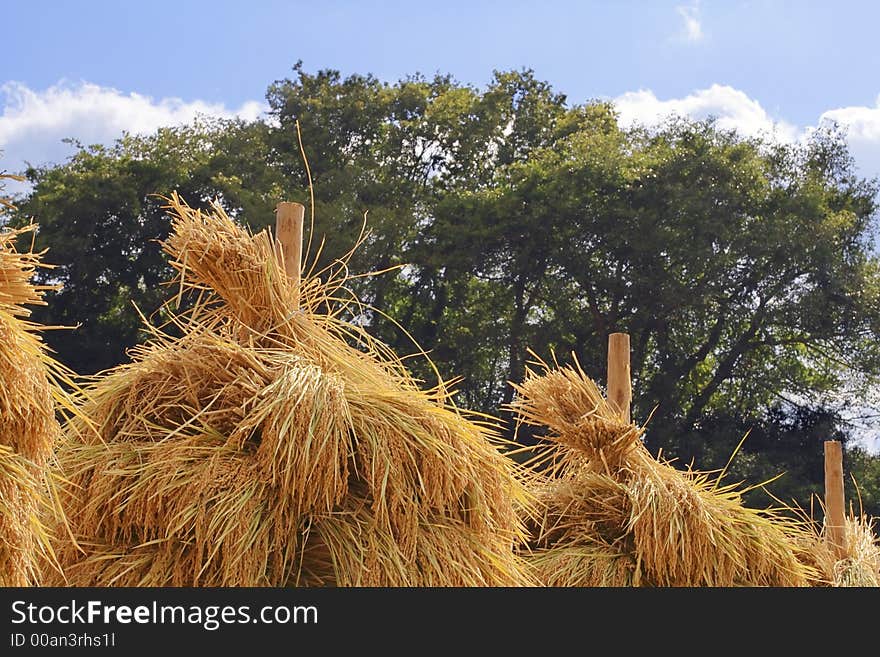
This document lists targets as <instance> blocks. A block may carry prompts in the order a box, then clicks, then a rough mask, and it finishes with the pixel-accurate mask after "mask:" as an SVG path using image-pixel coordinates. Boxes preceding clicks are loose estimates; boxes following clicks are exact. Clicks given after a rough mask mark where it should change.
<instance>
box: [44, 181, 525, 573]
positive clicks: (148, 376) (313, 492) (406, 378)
mask: <svg viewBox="0 0 880 657" xmlns="http://www.w3.org/2000/svg"><path fill="white" fill-rule="evenodd" d="M168 209H169V211H170V214H171V215H172V219H173V224H172V232H171V235H170V237H169V238H168V239H167V241H166V242H165V243H164V249H165V251H166V252H167V254H168V255H169V256H170V259H171V262H172V265H173V267H174V268H175V269H176V271H177V278H176V280H175V284H176V285H177V286H179V287H177V288H175V289H177V290H178V291H179V293H178V297H179V298H181V299H182V298H186V296H187V295H189V296H190V298H192V297H195V300H194V301H193V303H192V305H191V306H190V307H189V308H188V309H187V310H181V309H180V308H181V306H179V305H177V304H176V302H171V303H169V304H168V306H167V307H166V312H167V313H168V314H169V315H170V316H171V320H170V321H169V322H168V324H166V325H163V326H162V327H153V328H149V331H150V337H149V340H148V341H147V342H146V343H145V344H143V345H141V346H139V347H137V348H136V349H134V350H133V352H132V354H131V356H132V361H131V362H130V363H128V364H125V365H122V366H119V367H116V368H114V369H111V370H109V371H107V372H104V373H102V374H101V375H99V376H98V377H96V378H95V379H94V380H93V381H92V382H91V383H90V384H89V385H88V386H87V387H86V389H85V392H84V401H83V405H82V409H81V410H82V413H81V415H82V416H86V417H88V418H89V421H88V422H86V421H84V420H83V419H82V417H80V418H77V419H75V420H74V421H72V422H71V423H69V425H68V426H67V428H66V438H67V439H66V441H65V443H64V445H63V448H62V449H61V451H60V457H59V459H60V462H61V465H62V467H63V469H64V472H65V474H66V476H67V478H68V479H69V480H70V485H69V486H66V487H65V489H64V500H65V504H66V507H67V510H68V515H69V517H70V524H71V528H72V532H73V535H74V537H75V539H76V541H75V542H74V541H68V542H66V543H63V544H61V545H60V547H59V550H58V552H59V558H60V560H61V562H62V565H63V566H64V570H65V573H66V575H67V578H68V579H67V581H68V582H69V583H71V584H75V585H99V586H114V585H125V586H144V585H152V586H156V585H158V586H162V585H172V586H286V585H303V586H305V585H308V586H319V585H338V586H350V585H360V586H447V585H452V586H482V585H518V584H522V583H526V582H527V581H528V580H526V579H525V577H524V575H523V573H524V570H523V568H522V565H521V562H520V560H519V558H518V557H517V556H516V555H515V554H514V552H513V549H512V546H513V544H514V543H515V542H516V541H518V540H521V537H522V531H523V529H522V525H521V522H520V521H519V519H518V514H517V511H516V507H517V505H519V504H524V503H525V500H526V492H525V489H524V487H523V485H522V482H521V481H520V480H519V479H518V478H517V476H516V474H515V471H514V470H513V468H512V466H513V464H512V463H511V462H510V460H509V459H507V458H506V457H505V456H503V455H502V454H501V452H500V451H499V448H498V445H497V444H496V443H495V435H494V433H493V431H492V430H491V429H490V427H488V426H486V425H485V424H482V423H475V422H472V421H470V420H469V419H467V418H466V417H464V416H463V415H462V413H460V412H459V411H458V410H457V409H456V408H455V407H454V406H453V405H452V404H451V402H450V401H449V399H448V393H447V392H446V390H445V387H444V386H442V385H440V386H438V387H437V388H436V389H433V390H430V391H423V390H421V389H420V388H419V386H418V385H417V382H416V381H415V380H414V379H413V378H412V377H411V376H410V375H409V374H408V372H407V370H406V369H405V367H404V365H403V363H402V362H401V360H400V359H399V358H398V357H397V356H395V355H394V354H393V353H392V352H391V351H390V350H389V349H388V348H387V347H385V346H384V345H383V344H381V343H379V342H377V341H376V340H374V339H372V338H371V337H370V336H369V334H368V333H367V332H366V331H365V330H364V329H363V328H361V327H360V326H358V325H356V324H355V323H351V322H349V321H346V320H345V319H344V317H345V316H346V313H348V314H349V316H351V315H357V314H358V313H359V310H358V303H357V300H356V299H354V298H353V295H351V294H350V293H348V292H346V287H345V284H346V280H347V273H346V271H347V270H346V266H345V261H341V262H339V263H337V264H336V266H333V267H331V268H330V269H328V270H326V271H323V272H318V273H315V274H314V275H309V276H305V277H304V278H303V280H302V282H301V284H297V281H296V278H298V277H294V278H293V279H292V278H290V277H289V276H288V275H287V273H286V271H285V268H284V264H283V262H284V259H285V258H284V257H283V256H284V255H285V254H282V253H280V252H279V249H280V247H279V246H278V244H277V243H276V242H275V241H273V239H272V238H271V236H270V235H269V234H268V233H267V232H266V231H264V232H261V233H258V234H256V235H251V234H249V233H247V232H246V231H244V230H243V229H242V228H240V227H239V226H238V225H237V224H236V223H234V222H233V221H232V220H231V219H230V218H229V217H228V216H227V215H226V214H225V213H224V212H223V210H222V209H221V208H220V207H219V206H217V205H215V206H213V208H212V209H211V211H210V212H208V213H204V212H202V211H199V210H196V209H193V208H190V207H188V206H187V205H186V204H185V203H183V202H182V201H181V200H180V199H178V198H177V196H176V195H175V196H174V197H172V198H171V199H169V206H168ZM287 255H289V254H287ZM288 259H289V258H288ZM298 264H299V263H297V265H298ZM297 273H298V272H297Z"/></svg>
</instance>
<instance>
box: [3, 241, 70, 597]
mask: <svg viewBox="0 0 880 657" xmlns="http://www.w3.org/2000/svg"><path fill="white" fill-rule="evenodd" d="M34 230H35V226H29V227H27V228H24V229H20V230H3V231H0V586H32V585H38V584H40V582H41V578H42V573H43V570H44V569H45V568H46V567H49V566H51V565H52V564H53V561H54V559H53V557H52V551H51V547H50V543H49V538H48V534H47V525H48V524H49V523H50V522H53V523H54V522H60V520H59V519H58V518H57V517H55V514H56V512H57V506H56V505H55V504H54V497H53V495H52V480H51V476H50V474H49V465H50V460H51V458H52V452H53V449H54V447H55V444H56V442H57V440H58V437H59V435H60V428H59V426H58V423H57V421H56V419H55V402H56V400H59V399H60V398H61V396H62V395H61V394H60V390H59V389H58V388H57V386H56V383H55V381H56V379H55V378H54V377H55V376H56V375H60V374H61V372H62V370H61V367H60V366H59V365H58V364H57V363H55V362H54V361H53V360H52V359H51V358H50V357H49V356H48V355H47V354H46V350H45V347H44V345H43V343H42V342H41V340H40V338H39V335H38V331H39V330H40V328H41V327H39V326H37V325H35V324H33V323H31V322H29V321H27V317H28V316H29V315H30V311H29V310H28V309H27V308H25V306H26V305H35V304H42V303H43V292H44V290H46V289H47V288H46V287H43V286H37V285H34V284H33V283H32V282H31V277H32V275H33V273H34V270H35V269H36V268H37V267H39V266H41V264H40V256H39V254H37V253H34V252H33V249H30V250H28V251H26V252H21V253H20V252H18V251H17V250H16V247H15V244H16V241H17V240H18V238H19V237H21V236H22V235H24V234H26V233H33V231H34Z"/></svg>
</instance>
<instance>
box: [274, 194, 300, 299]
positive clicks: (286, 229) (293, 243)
mask: <svg viewBox="0 0 880 657" xmlns="http://www.w3.org/2000/svg"><path fill="white" fill-rule="evenodd" d="M305 214H306V207H305V206H304V205H303V204H302V203H288V202H281V203H279V204H278V205H277V206H276V207H275V239H276V240H277V242H278V244H279V245H280V246H281V255H282V258H283V262H284V271H286V272H287V275H288V276H289V277H290V278H292V279H293V285H294V289H295V290H296V302H295V306H296V308H299V286H300V276H301V270H302V237H303V220H304V218H305Z"/></svg>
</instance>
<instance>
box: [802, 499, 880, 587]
mask: <svg viewBox="0 0 880 657" xmlns="http://www.w3.org/2000/svg"><path fill="white" fill-rule="evenodd" d="M875 520H876V519H875V518H869V517H867V516H865V515H864V514H860V515H856V514H855V513H852V512H851V513H850V515H849V516H848V517H847V518H846V554H845V556H844V557H843V558H842V559H839V558H838V557H837V555H836V554H835V552H834V550H832V548H831V547H830V545H829V543H828V538H827V535H826V532H825V528H824V527H823V528H822V530H821V531H817V532H815V533H813V534H812V535H810V536H808V537H807V538H806V539H805V540H804V541H802V542H801V547H802V548H803V556H802V559H803V560H804V561H805V562H806V563H808V564H810V565H811V566H812V567H813V568H814V569H815V570H816V572H817V573H818V575H817V577H815V578H814V580H813V582H811V583H812V584H813V585H814V586H840V587H866V586H872V587H873V586H880V540H878V538H877V533H876V530H875Z"/></svg>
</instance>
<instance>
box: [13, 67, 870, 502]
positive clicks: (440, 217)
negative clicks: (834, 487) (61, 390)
mask: <svg viewBox="0 0 880 657" xmlns="http://www.w3.org/2000/svg"><path fill="white" fill-rule="evenodd" d="M293 72H294V75H293V77H292V78H291V79H287V80H280V81H277V82H275V83H274V84H272V85H271V86H270V87H269V90H268V93H267V98H268V101H269V104H270V107H271V118H270V120H268V121H262V122H256V123H251V124H243V123H230V122H214V123H203V124H199V125H196V126H193V127H187V128H179V129H175V130H163V131H160V132H159V133H157V134H155V135H151V136H148V137H142V138H134V137H128V136H127V137H124V138H123V139H121V140H120V141H119V142H117V143H116V144H115V145H114V146H113V147H110V148H100V147H91V148H81V149H80V150H79V152H78V153H77V154H76V155H75V156H74V157H73V158H71V159H70V160H69V161H68V162H66V163H64V164H62V165H60V166H58V167H51V168H45V169H39V170H32V171H30V172H29V177H30V180H31V181H32V183H33V184H34V189H33V192H32V193H31V194H30V195H29V196H28V197H27V199H26V200H25V201H24V203H22V207H21V210H20V212H19V215H18V220H19V221H24V220H25V218H26V217H29V216H34V217H35V218H36V219H37V220H38V221H39V222H40V224H41V230H40V236H39V241H40V246H47V247H49V248H50V251H49V255H48V260H49V261H50V262H55V263H57V264H59V265H60V267H59V268H58V269H56V270H54V272H53V273H52V276H55V277H57V278H58V279H59V280H60V281H61V282H62V283H64V286H65V287H64V289H63V290H62V291H61V292H59V293H57V294H56V295H54V296H53V297H52V298H51V299H50V306H49V308H48V310H47V311H46V313H45V315H44V316H43V317H41V319H43V320H44V321H49V322H50V323H57V324H68V325H71V324H77V323H79V324H82V327H81V329H80V330H79V331H77V332H76V333H69V332H55V333H53V334H51V342H52V344H53V346H55V348H56V349H57V350H58V351H59V354H60V356H61V358H62V359H63V360H65V361H66V362H68V363H69V364H71V365H72V366H73V367H75V368H76V369H78V370H79V371H81V372H92V371H95V370H97V369H100V368H103V367H107V366H109V365H112V364H113V363H116V362H118V361H120V360H122V359H123V358H124V354H123V351H124V349H125V348H126V347H128V346H130V345H132V344H133V343H134V342H135V341H136V340H137V339H138V333H137V323H138V320H137V317H136V314H135V313H134V311H133V308H132V302H135V303H137V304H138V306H139V307H141V308H142V309H143V310H144V311H145V312H151V311H153V310H154V309H155V308H156V307H157V306H158V302H159V299H160V297H162V295H163V294H164V291H163V290H162V289H161V288H160V285H159V282H160V281H161V280H162V278H163V276H164V275H165V273H166V270H165V264H164V262H163V260H162V258H161V254H160V252H159V249H158V245H157V244H156V242H155V241H156V240H159V239H161V238H163V237H164V235H165V232H166V231H167V221H166V220H165V218H164V217H163V212H162V208H161V205H162V202H161V200H160V199H158V198H156V197H153V196H151V194H152V193H159V194H167V193H169V192H170V191H172V190H174V189H176V190H178V191H179V192H180V193H181V195H183V196H184V197H185V198H186V199H187V200H188V201H189V202H190V203H204V202H207V201H208V200H209V199H212V198H218V199H219V200H220V201H221V202H222V203H223V204H224V206H225V207H226V209H227V210H228V211H229V212H231V213H232V214H234V215H236V216H240V217H242V218H244V219H245V220H247V221H248V222H250V223H251V226H252V227H254V228H259V227H262V226H265V225H267V224H268V223H269V222H270V221H271V219H272V209H273V207H274V203H275V202H277V201H278V200H282V199H284V200H298V201H302V202H308V200H309V190H308V176H307V172H306V168H305V167H304V166H303V159H302V156H301V153H300V145H299V138H298V134H297V125H298V126H299V128H300V130H301V134H302V142H303V144H304V147H305V151H306V154H307V156H308V164H309V168H310V171H311V175H312V179H313V182H314V194H315V207H314V210H315V226H314V229H313V230H312V231H311V233H310V234H309V235H308V236H307V239H311V246H312V248H311V255H312V257H315V256H316V255H317V252H318V249H317V246H318V244H320V243H321V241H322V239H324V238H325V237H326V239H327V242H326V245H325V247H324V249H323V251H321V253H320V257H319V258H318V262H317V266H318V267H319V268H320V267H321V266H323V265H325V264H327V263H329V262H330V261H332V260H333V259H334V258H336V257H338V256H340V255H341V254H343V253H344V252H345V251H347V250H348V249H349V248H350V246H351V245H352V244H353V243H354V242H355V240H356V239H357V237H358V235H359V233H360V231H361V228H362V225H363V221H364V214H365V213H368V214H367V224H368V227H369V230H370V231H371V232H370V235H369V237H368V239H367V241H366V242H365V244H364V247H363V248H362V249H361V250H360V251H359V252H358V253H357V255H356V257H355V259H354V260H353V262H352V268H353V270H354V271H357V272H363V271H369V270H388V269H389V268H391V269H392V271H390V272H389V273H385V274H383V275H380V276H377V277H374V278H368V279H363V280H362V281H360V282H359V283H356V284H355V285H356V286H357V289H356V291H357V292H358V294H359V295H360V296H361V297H362V298H363V299H364V300H365V301H366V302H367V303H368V304H372V305H373V306H375V307H376V308H380V309H382V310H384V311H386V312H387V313H388V315H389V316H390V317H393V318H394V319H395V320H397V322H399V324H400V325H402V326H403V327H405V328H406V329H407V330H408V331H409V333H410V334H411V335H412V337H413V338H414V339H415V341H416V342H417V343H418V345H420V346H421V347H422V348H424V349H425V350H427V351H428V352H429V353H430V355H431V357H432V358H433V360H434V361H435V362H436V364H437V366H438V368H439V371H440V373H441V374H442V375H443V376H444V378H450V377H457V376H461V377H462V378H461V381H460V382H459V383H458V384H457V389H458V391H459V399H460V401H461V403H462V405H464V406H466V407H468V408H471V409H474V410H477V411H482V412H487V413H492V414H496V415H501V416H502V417H508V416H507V411H506V404H507V403H509V402H510V401H511V398H512V394H513V391H512V389H511V387H510V386H508V385H507V383H506V382H507V381H509V380H513V381H517V380H520V379H521V378H522V375H523V373H524V369H525V367H526V366H527V360H528V357H527V353H526V350H527V348H529V347H531V348H532V349H533V350H535V351H536V352H537V353H538V354H540V355H541V356H542V357H549V356H550V355H551V354H552V353H555V354H556V355H557V356H558V358H559V359H560V360H561V361H567V360H568V359H569V355H570V353H571V352H574V353H575V354H576V355H577V357H578V359H579V360H580V361H581V363H582V364H583V365H584V367H585V368H586V370H587V371H588V372H589V373H591V374H592V375H593V376H594V377H595V378H596V379H597V380H600V381H601V380H604V378H605V365H604V362H605V345H606V339H607V334H608V333H610V332H613V331H625V332H628V333H629V334H630V336H631V339H632V346H633V354H632V363H633V378H634V391H635V400H634V417H636V418H637V419H640V420H646V419H647V418H648V417H649V415H650V416H651V421H650V423H649V425H648V427H649V430H648V434H647V441H648V444H649V447H650V448H651V449H652V450H654V451H657V450H659V449H661V448H662V450H663V452H664V454H666V455H668V456H674V457H677V458H679V459H680V460H681V461H682V462H683V463H687V462H689V461H691V460H693V461H694V462H695V465H696V466H697V467H700V468H702V469H710V468H721V467H723V466H724V465H725V464H726V462H727V460H728V458H729V457H730V455H731V453H732V452H733V450H734V449H735V447H736V445H737V444H738V443H739V440H740V438H741V437H742V436H743V434H744V433H745V432H746V431H749V430H751V432H752V433H751V435H750V437H749V439H748V440H747V441H746V443H745V445H744V447H743V449H742V450H741V452H740V453H739V454H738V455H737V457H736V459H734V462H733V464H732V466H731V476H738V477H741V478H743V479H746V480H748V481H749V482H751V483H759V482H761V481H763V480H765V479H768V478H771V477H773V476H774V475H776V474H778V473H779V472H780V471H785V472H786V474H785V475H784V476H783V477H782V478H781V479H779V480H778V481H777V482H775V483H774V484H771V485H770V490H771V491H772V492H773V493H774V494H776V495H778V496H779V497H781V498H783V499H790V498H795V499H797V500H798V501H799V502H800V503H802V504H804V505H807V504H809V498H810V493H813V492H819V491H820V490H821V483H822V481H821V476H820V475H817V470H816V463H817V461H816V459H817V458H819V459H821V441H822V440H823V439H826V438H829V437H832V436H839V437H841V438H846V435H844V433H842V432H843V429H844V428H845V423H844V422H843V420H842V418H843V417H844V416H845V414H846V412H847V406H848V405H849V406H852V405H857V403H858V401H859V398H860V396H861V393H862V392H864V391H865V390H866V389H867V388H868V387H869V386H871V385H874V384H876V381H877V376H878V374H880V350H878V346H877V344H878V341H877V335H878V330H880V277H878V262H877V259H876V258H875V257H874V256H873V255H872V252H871V248H872V245H873V243H874V240H875V238H876V236H877V234H876V229H875V227H874V226H873V224H872V221H873V218H874V216H875V211H876V205H875V198H876V192H877V189H876V186H875V184H874V183H873V182H870V181H865V180H861V179H859V178H857V177H856V176H855V174H854V171H853V166H852V162H851V161H850V159H849V156H848V154H847V151H846V148H845V144H844V141H843V139H842V137H841V135H839V134H837V133H835V132H833V131H830V132H818V133H816V134H814V136H813V137H812V139H811V140H810V142H809V143H807V144H805V145H779V144H772V143H767V142H763V141H761V140H756V139H744V138H742V137H740V136H738V135H736V134H733V133H730V132H725V131H723V130H720V129H719V128H718V127H717V126H716V125H715V124H714V123H713V122H711V121H705V122H691V121H685V120H674V121H670V122H667V123H666V124H664V125H663V126H661V127H660V128H658V129H655V130H646V129H634V130H623V129H621V128H620V127H619V126H618V123H617V120H616V116H615V113H614V109H613V107H612V106H610V105H607V104H603V103H588V104H585V105H570V104H568V103H567V102H566V99H565V98H564V97H563V96H561V95H560V94H558V93H556V92H555V91H554V90H553V89H552V88H551V87H550V85H549V84H547V83H545V82H542V81H539V80H537V79H535V77H534V75H533V74H532V73H531V72H530V71H511V72H498V73H496V74H495V75H494V77H493V79H492V81H491V82H490V83H489V84H488V85H487V87H486V88H485V89H482V90H479V89H475V88H472V87H469V86H466V85H462V84H459V83H457V82H456V81H455V80H453V79H452V78H450V77H448V76H440V75H438V76H435V77H433V78H430V79H428V78H424V77H422V76H412V77H409V78H406V79H404V80H401V81H399V82H397V83H394V84H389V83H386V82H382V81H379V80H377V79H376V78H374V77H372V76H361V75H353V76H349V77H347V78H343V77H342V76H341V75H340V74H339V73H338V72H335V71H319V72H318V73H316V74H310V73H307V72H306V71H304V70H303V68H302V66H301V65H299V64H298V65H297V66H296V67H295V68H294V71H293ZM394 268H396V269H394ZM358 319H359V320H361V321H364V322H367V323H368V325H369V326H370V327H371V330H373V331H374V332H375V333H376V334H378V335H379V336H380V337H382V338H383V339H385V340H386V341H388V342H390V343H391V344H392V346H394V347H395V348H396V349H397V350H398V351H399V352H401V353H406V352H412V351H414V350H415V349H416V347H415V346H414V345H413V342H412V340H411V339H410V337H408V336H407V335H405V334H404V333H403V332H402V331H401V330H400V329H399V328H398V327H397V326H395V325H394V323H393V322H391V321H389V320H387V319H385V318H384V317H383V316H382V315H381V314H380V313H377V312H373V311H371V310H369V309H366V310H365V312H364V315H363V316H362V317H359V318H358ZM411 363H412V367H413V369H414V371H415V372H416V374H417V375H419V376H421V377H423V378H424V379H425V380H426V381H427V382H428V383H434V381H433V378H434V373H433V372H432V371H431V370H429V369H428V368H426V367H425V366H424V364H423V363H422V362H421V361H419V360H418V359H413V360H412V361H411ZM854 382H858V385H855V384H854ZM859 386H861V388H860V387H859ZM844 393H846V394H844ZM511 430H512V428H511ZM852 454H853V456H852V459H853V464H854V467H856V468H857V469H858V470H859V472H860V473H863V474H864V481H860V482H859V483H860V485H861V486H863V490H862V494H863V499H865V500H867V506H870V505H876V504H877V502H876V500H877V499H878V497H877V490H878V488H880V484H878V483H877V478H876V474H877V473H876V467H877V466H876V459H874V457H871V456H870V455H865V454H862V453H860V452H852ZM819 463H820V464H821V461H819ZM871 477H873V479H871ZM762 495H764V493H762V492H760V491H756V492H755V493H754V494H753V498H752V499H753V501H754V502H755V503H763V502H766V501H767V499H769V498H768V497H766V496H765V497H762ZM871 508H873V507H871Z"/></svg>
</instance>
